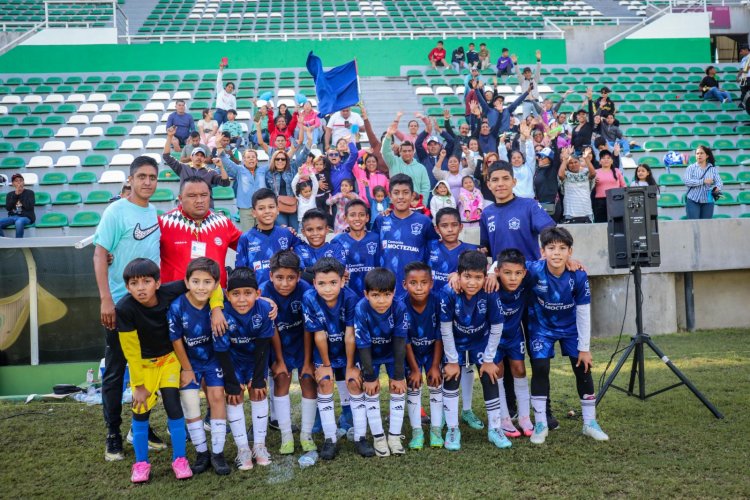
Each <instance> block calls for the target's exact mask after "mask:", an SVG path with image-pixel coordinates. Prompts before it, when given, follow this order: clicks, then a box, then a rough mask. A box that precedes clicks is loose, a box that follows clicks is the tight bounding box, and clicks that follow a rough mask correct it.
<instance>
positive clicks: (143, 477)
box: [130, 462, 151, 483]
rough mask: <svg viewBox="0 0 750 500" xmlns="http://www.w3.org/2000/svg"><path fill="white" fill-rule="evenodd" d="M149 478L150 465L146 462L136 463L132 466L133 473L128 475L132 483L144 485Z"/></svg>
mask: <svg viewBox="0 0 750 500" xmlns="http://www.w3.org/2000/svg"><path fill="white" fill-rule="evenodd" d="M150 476H151V464H150V463H148V462H136V463H134V464H133V471H132V473H131V474H130V481H131V482H133V483H145V482H146V481H148V479H149V477H150Z"/></svg>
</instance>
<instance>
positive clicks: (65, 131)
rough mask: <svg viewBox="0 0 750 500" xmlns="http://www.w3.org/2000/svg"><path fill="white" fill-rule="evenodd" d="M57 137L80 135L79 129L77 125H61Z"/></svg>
mask: <svg viewBox="0 0 750 500" xmlns="http://www.w3.org/2000/svg"><path fill="white" fill-rule="evenodd" d="M55 137H78V129H77V128H75V127H60V128H59V129H57V132H56V133H55Z"/></svg>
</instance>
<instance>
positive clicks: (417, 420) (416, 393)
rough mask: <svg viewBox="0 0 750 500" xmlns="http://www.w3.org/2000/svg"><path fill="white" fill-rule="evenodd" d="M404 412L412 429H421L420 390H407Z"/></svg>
mask: <svg viewBox="0 0 750 500" xmlns="http://www.w3.org/2000/svg"><path fill="white" fill-rule="evenodd" d="M406 410H407V412H408V413H409V423H411V428H412V429H421V428H422V411H421V410H422V388H421V387H419V388H418V389H407V391H406Z"/></svg>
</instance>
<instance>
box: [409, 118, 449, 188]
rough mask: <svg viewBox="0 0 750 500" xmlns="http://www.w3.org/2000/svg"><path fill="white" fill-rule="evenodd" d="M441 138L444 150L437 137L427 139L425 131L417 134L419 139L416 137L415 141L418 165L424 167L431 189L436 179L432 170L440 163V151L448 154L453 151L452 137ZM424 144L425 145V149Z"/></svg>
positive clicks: (444, 136)
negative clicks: (443, 140) (443, 141)
mask: <svg viewBox="0 0 750 500" xmlns="http://www.w3.org/2000/svg"><path fill="white" fill-rule="evenodd" d="M435 127H437V123H436V124H435ZM443 138H444V139H445V140H446V145H445V148H443V144H442V142H441V141H440V137H439V136H437V135H431V136H429V137H428V136H427V131H426V130H425V131H423V132H422V133H421V134H419V137H417V141H416V142H415V144H416V150H417V160H419V163H421V164H422V165H424V167H425V168H426V169H427V174H428V176H429V178H430V186H431V187H434V186H435V183H436V182H437V179H435V177H434V175H433V174H432V169H433V168H435V165H439V164H440V163H441V162H440V161H439V158H440V151H442V150H443V149H445V150H446V152H447V153H448V154H450V153H451V152H452V151H453V137H452V136H451V135H449V134H444V135H443ZM425 143H426V144H427V147H425Z"/></svg>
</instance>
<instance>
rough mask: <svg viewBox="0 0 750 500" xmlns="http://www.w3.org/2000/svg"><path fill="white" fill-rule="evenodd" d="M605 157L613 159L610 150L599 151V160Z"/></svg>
mask: <svg viewBox="0 0 750 500" xmlns="http://www.w3.org/2000/svg"><path fill="white" fill-rule="evenodd" d="M603 156H609V157H610V158H612V152H611V151H610V150H608V149H604V150H602V151H599V159H600V160H601V159H602V157H603Z"/></svg>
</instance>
